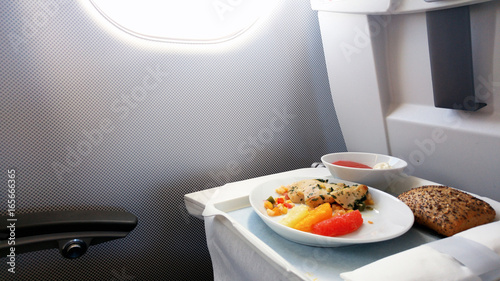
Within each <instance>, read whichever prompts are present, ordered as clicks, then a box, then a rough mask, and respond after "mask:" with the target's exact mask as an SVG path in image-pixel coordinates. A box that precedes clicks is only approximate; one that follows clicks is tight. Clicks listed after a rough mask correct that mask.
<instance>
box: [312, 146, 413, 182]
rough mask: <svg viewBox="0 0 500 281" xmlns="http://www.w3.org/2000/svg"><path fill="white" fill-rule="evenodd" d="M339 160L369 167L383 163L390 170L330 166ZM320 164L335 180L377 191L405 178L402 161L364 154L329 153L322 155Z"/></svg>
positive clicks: (404, 162)
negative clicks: (350, 182)
mask: <svg viewBox="0 0 500 281" xmlns="http://www.w3.org/2000/svg"><path fill="white" fill-rule="evenodd" d="M339 160H344V161H353V162H357V163H360V164H364V165H367V166H370V167H374V166H375V165H376V164H378V163H384V162H385V163H387V164H389V165H390V168H387V169H364V168H352V167H345V166H339V165H334V164H332V163H333V162H336V161H339ZM321 162H323V164H324V165H325V166H326V167H327V168H328V170H329V171H330V173H331V174H332V176H334V177H336V178H339V179H341V180H346V181H352V182H357V183H361V184H365V185H368V186H371V187H374V188H377V189H379V190H386V189H387V187H389V185H390V184H391V183H392V182H394V181H397V180H399V179H402V178H403V177H404V176H405V174H404V173H403V170H404V168H406V167H407V166H408V163H406V161H404V160H402V159H399V158H396V157H393V156H388V155H382V154H376V153H366V152H339V153H330V154H326V155H323V156H322V157H321Z"/></svg>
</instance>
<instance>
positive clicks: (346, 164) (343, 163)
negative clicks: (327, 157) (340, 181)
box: [332, 160, 372, 169]
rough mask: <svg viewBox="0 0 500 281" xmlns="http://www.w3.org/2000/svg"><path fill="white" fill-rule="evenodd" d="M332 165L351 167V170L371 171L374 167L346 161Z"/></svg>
mask: <svg viewBox="0 0 500 281" xmlns="http://www.w3.org/2000/svg"><path fill="white" fill-rule="evenodd" d="M332 164H334V165H339V166H344V167H350V168H362V169H371V168H372V167H370V166H368V165H365V164H361V163H358V162H354V161H346V160H339V161H335V162H333V163H332Z"/></svg>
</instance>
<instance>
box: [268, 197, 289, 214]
mask: <svg viewBox="0 0 500 281" xmlns="http://www.w3.org/2000/svg"><path fill="white" fill-rule="evenodd" d="M294 206H295V205H294V204H293V203H292V201H291V200H290V199H287V198H286V196H280V197H276V198H275V197H273V196H269V197H268V198H267V199H266V200H265V201H264V208H266V212H267V214H268V215H269V216H271V217H275V216H281V215H284V214H286V213H288V209H291V208H293V207H294Z"/></svg>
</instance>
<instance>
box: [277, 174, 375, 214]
mask: <svg viewBox="0 0 500 281" xmlns="http://www.w3.org/2000/svg"><path fill="white" fill-rule="evenodd" d="M280 189H283V190H286V193H287V196H288V198H290V200H291V201H292V202H293V203H302V204H306V205H308V206H309V207H312V208H315V207H317V206H319V205H321V204H323V203H330V204H332V203H337V204H339V205H340V206H342V207H343V208H345V209H364V208H365V206H366V205H371V204H373V200H371V195H370V194H369V193H368V187H367V186H366V185H364V184H355V185H352V186H349V185H346V184H344V183H328V181H327V180H322V179H307V180H301V181H298V182H295V183H292V184H289V185H287V186H282V187H280Z"/></svg>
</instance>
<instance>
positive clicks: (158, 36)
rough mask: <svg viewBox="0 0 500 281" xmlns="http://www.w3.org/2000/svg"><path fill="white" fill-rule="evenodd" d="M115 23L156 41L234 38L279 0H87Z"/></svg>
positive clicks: (214, 40)
mask: <svg viewBox="0 0 500 281" xmlns="http://www.w3.org/2000/svg"><path fill="white" fill-rule="evenodd" d="M90 1H91V3H92V4H93V6H94V7H95V8H96V9H97V10H98V11H99V12H100V14H102V15H103V16H104V17H105V18H107V19H108V21H110V22H111V23H113V24H114V25H115V26H117V27H119V28H120V29H122V30H123V31H125V32H128V33H130V34H132V35H135V36H138V37H142V38H146V39H150V40H158V41H168V42H192V43H213V42H221V41H226V40H229V39H231V38H234V37H236V36H238V35H240V34H242V33H243V32H244V31H246V30H247V29H248V28H249V27H250V26H252V25H253V24H254V23H255V22H256V21H257V20H258V19H259V18H260V17H261V16H262V15H263V14H265V13H266V12H268V11H269V10H270V9H272V8H273V6H274V4H276V3H277V2H278V1H279V0H246V1H245V0H209V1H207V0H189V1H186V0H166V1H165V0H90Z"/></svg>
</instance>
